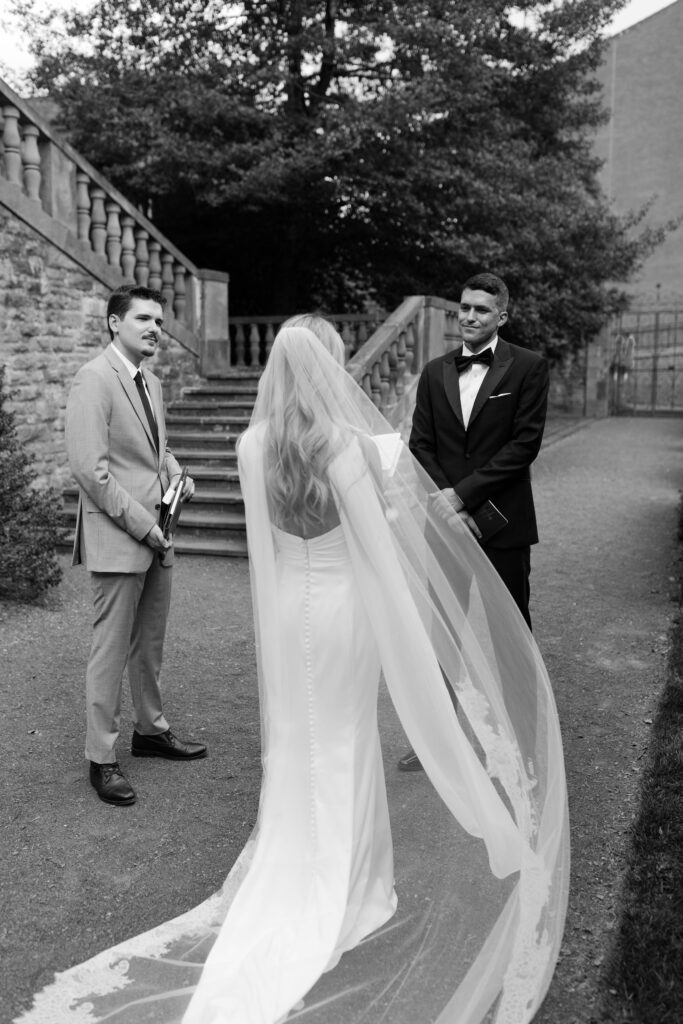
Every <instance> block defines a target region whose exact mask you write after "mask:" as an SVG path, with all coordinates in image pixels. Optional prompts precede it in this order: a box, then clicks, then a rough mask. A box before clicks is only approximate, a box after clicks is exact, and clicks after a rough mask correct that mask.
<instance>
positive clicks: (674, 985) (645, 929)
mask: <svg viewBox="0 0 683 1024" xmlns="http://www.w3.org/2000/svg"><path fill="white" fill-rule="evenodd" d="M679 539H681V540H683V503H682V505H681V512H680V516H679ZM622 908H623V910H622V919H621V921H620V926H619V933H618V936H617V940H616V943H615V947H614V950H613V953H612V955H611V957H610V962H609V964H608V968H607V972H606V981H607V984H608V989H609V995H608V996H607V997H606V1000H605V1006H604V1014H603V1019H607V1020H612V1021H633V1022H637V1024H678V1022H681V1021H683V614H682V613H681V611H679V613H678V615H677V616H676V618H675V620H674V623H673V626H672V633H671V648H670V653H669V662H668V671H667V680H666V685H665V688H664V692H663V695H662V700H661V703H660V705H659V708H658V710H657V714H656V717H655V720H654V723H653V728H652V735H651V740H650V747H649V750H648V759H647V764H646V767H645V770H644V773H643V780H642V784H641V801H640V808H639V812H638V817H637V819H636V821H635V823H634V826H633V829H632V836H631V847H630V851H629V864H628V868H627V871H626V876H625V881H624V887H623V893H622Z"/></svg>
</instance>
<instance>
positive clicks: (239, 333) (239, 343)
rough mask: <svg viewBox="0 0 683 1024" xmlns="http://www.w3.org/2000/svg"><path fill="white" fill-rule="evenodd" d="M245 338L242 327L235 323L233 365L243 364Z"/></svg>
mask: <svg viewBox="0 0 683 1024" xmlns="http://www.w3.org/2000/svg"><path fill="white" fill-rule="evenodd" d="M244 352H245V338H244V327H243V326H242V324H237V325H236V327H235V366H244V365H245V363H244Z"/></svg>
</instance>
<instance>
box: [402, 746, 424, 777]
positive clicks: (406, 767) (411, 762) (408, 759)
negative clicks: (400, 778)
mask: <svg viewBox="0 0 683 1024" xmlns="http://www.w3.org/2000/svg"><path fill="white" fill-rule="evenodd" d="M398 770H399V771H400V772H421V771H422V762H421V761H420V758H419V757H418V756H417V754H416V753H415V751H414V750H409V751H408V753H407V754H404V755H403V757H401V758H400V759H399V762H398Z"/></svg>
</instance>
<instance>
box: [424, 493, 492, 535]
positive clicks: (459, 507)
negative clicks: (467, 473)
mask: <svg viewBox="0 0 683 1024" xmlns="http://www.w3.org/2000/svg"><path fill="white" fill-rule="evenodd" d="M432 499H433V501H434V508H435V510H436V511H437V512H438V513H439V515H440V516H443V518H444V519H445V520H446V522H447V523H448V524H449V525H450V526H453V527H455V526H456V520H457V519H460V520H461V521H462V522H463V523H464V524H465V526H466V527H467V528H468V530H470V531H471V532H472V533H473V534H474V536H475V537H476V538H477V540H479V539H480V538H481V531H480V530H479V527H478V526H477V524H476V523H475V521H474V519H473V518H472V516H471V515H470V514H469V512H468V511H467V509H466V508H465V503H464V501H463V500H462V498H460V497H459V496H458V495H457V494H456V493H455V491H454V490H453V488H452V487H444V488H443V489H442V490H441V491H438V492H437V493H436V494H433V495H432Z"/></svg>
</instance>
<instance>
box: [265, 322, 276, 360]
mask: <svg viewBox="0 0 683 1024" xmlns="http://www.w3.org/2000/svg"><path fill="white" fill-rule="evenodd" d="M274 340H275V332H274V331H273V325H272V324H266V353H265V362H266V363H267V362H268V356H269V355H270V350H271V348H272V347H273V342H274Z"/></svg>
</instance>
